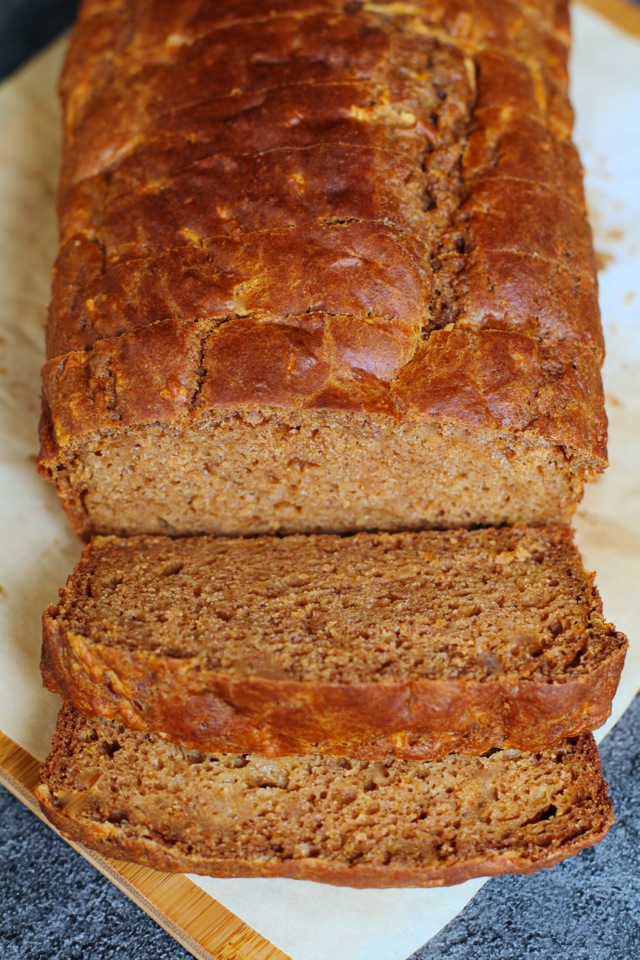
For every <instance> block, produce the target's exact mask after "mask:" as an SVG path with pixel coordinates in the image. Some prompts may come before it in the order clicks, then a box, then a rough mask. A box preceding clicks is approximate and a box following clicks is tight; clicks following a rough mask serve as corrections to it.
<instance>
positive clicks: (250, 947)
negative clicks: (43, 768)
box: [0, 733, 290, 960]
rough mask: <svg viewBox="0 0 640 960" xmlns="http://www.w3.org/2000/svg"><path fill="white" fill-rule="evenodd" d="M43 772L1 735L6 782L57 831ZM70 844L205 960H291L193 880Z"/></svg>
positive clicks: (0, 766) (1, 776)
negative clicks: (44, 803)
mask: <svg viewBox="0 0 640 960" xmlns="http://www.w3.org/2000/svg"><path fill="white" fill-rule="evenodd" d="M39 769H40V764H39V763H38V761H37V760H35V759H34V757H32V756H31V755H30V754H29V753H27V752H26V750H23V749H22V748H21V747H19V746H18V745H17V744H16V743H14V742H13V740H10V739H9V737H7V736H5V735H4V734H3V733H0V783H2V784H3V785H4V786H5V787H6V788H7V789H8V790H10V791H11V793H13V794H14V796H16V797H17V798H18V799H19V800H21V801H22V802H23V803H24V804H25V805H26V806H27V807H28V808H29V809H30V810H31V811H32V812H33V813H35V814H36V816H37V817H39V819H40V820H42V821H43V822H44V823H46V824H47V826H49V827H50V828H51V829H52V830H55V828H54V827H52V826H51V824H50V823H49V821H48V820H47V819H46V818H45V817H44V816H43V814H42V813H41V811H40V807H39V806H38V803H37V801H36V798H35V796H34V793H33V791H34V788H35V786H36V785H37V783H38V772H39ZM55 832H56V833H57V832H58V831H55ZM59 835H60V834H59ZM63 839H64V838H63ZM66 842H67V843H69V845H70V846H71V847H73V849H74V850H76V851H77V852H78V853H79V854H80V855H81V856H82V857H84V859H85V860H87V861H88V862H89V863H90V864H92V865H93V866H94V867H95V868H96V869H97V870H99V871H100V873H102V874H104V876H105V877H107V878H108V879H109V880H111V881H112V883H115V885H116V886H117V887H118V888H119V889H120V890H122V891H123V893H126V894H127V896H128V897H130V898H131V899H132V900H133V901H134V902H135V903H137V904H138V906H139V907H142V909H143V910H144V911H145V912H146V913H148V914H149V916H150V917H152V919H153V920H155V921H156V923H159V924H160V926H161V927H163V928H164V929H165V930H166V931H167V932H168V933H170V934H171V936H172V937H174V938H175V939H176V940H177V941H178V942H179V943H181V944H182V945H183V947H185V949H186V950H188V951H189V952H190V953H191V954H192V955H193V956H194V957H198V958H199V960H290V958H289V957H288V956H287V954H285V953H283V952H282V951H281V950H279V949H278V948H277V947H275V946H274V945H273V944H272V943H270V942H269V941H268V940H265V938H264V937H262V936H261V935H260V934H259V933H257V932H256V931H255V930H253V929H252V928H251V927H249V926H248V925H247V924H246V923H244V921H242V920H240V918H239V917H236V916H235V914H233V913H231V911H230V910H227V909H226V907H223V906H222V904H220V903H218V902H217V901H216V900H214V899H213V898H212V897H210V896H209V895H208V894H207V893H205V892H204V891H203V890H201V889H200V888H199V887H198V886H196V884H195V883H193V882H192V881H191V880H189V878H188V877H185V876H183V875H182V874H172V873H160V872H158V871H157V870H151V869H150V868H149V867H140V866H137V865H136V864H133V863H124V862H121V861H116V860H109V859H107V858H106V857H101V856H99V855H98V854H96V853H92V852H90V851H89V850H85V849H84V847H81V846H79V845H78V844H75V843H71V842H70V841H68V840H67V841H66Z"/></svg>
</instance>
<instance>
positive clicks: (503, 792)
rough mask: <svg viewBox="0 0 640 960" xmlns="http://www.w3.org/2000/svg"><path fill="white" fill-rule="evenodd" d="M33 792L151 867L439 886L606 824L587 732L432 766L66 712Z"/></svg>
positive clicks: (120, 854) (71, 831)
mask: <svg viewBox="0 0 640 960" xmlns="http://www.w3.org/2000/svg"><path fill="white" fill-rule="evenodd" d="M37 793H38V799H39V801H40V804H41V806H42V808H43V810H44V812H45V813H46V815H47V816H48V817H49V818H50V819H51V820H52V822H53V823H54V824H55V825H56V826H57V827H58V828H59V829H60V830H61V832H62V833H63V834H64V835H65V836H67V837H69V838H70V839H72V840H76V841H79V842H81V843H85V844H87V845H88V846H89V847H91V848H93V849H94V850H97V851H98V852H100V853H102V854H104V855H106V856H111V857H116V858H124V859H128V860H134V861H136V862H139V863H143V864H148V865H149V866H152V867H155V868H157V869H159V870H178V871H185V872H189V873H203V874H210V875H213V876H227V877H236V876H237V877H252V876H253V877H276V876H282V877H294V878H299V879H307V880H318V881H321V882H325V883H333V884H340V885H347V886H355V887H366V886H372V887H385V886H394V887H398V886H434V885H438V886H440V885H443V884H450V883H458V882H461V881H463V880H466V879H468V878H470V877H475V876H482V875H489V874H495V873H513V872H529V871H532V870H537V869H539V868H540V867H544V866H550V865H552V864H554V863H557V862H558V861H560V860H563V859H564V858H565V857H568V856H571V855H572V854H574V853H577V852H578V851H579V850H580V849H582V848H583V847H587V846H590V845H591V844H593V843H596V842H597V841H598V840H599V839H601V838H602V837H603V836H604V834H605V833H606V832H607V830H608V828H609V826H610V825H611V823H612V821H613V816H612V811H611V804H610V802H609V799H608V797H607V791H606V785H605V783H604V781H603V779H602V773H601V769H600V762H599V758H598V754H597V749H596V746H595V743H594V741H593V738H592V737H591V736H590V735H585V736H583V737H581V738H578V739H575V740H569V741H564V742H562V743H560V744H558V745H556V746H555V747H554V748H553V749H552V750H549V751H547V752H544V753H540V754H523V753H518V752H517V751H512V750H509V751H493V752H491V755H489V756H482V757H460V756H456V755H452V756H449V757H447V758H445V759H443V760H441V761H438V762H436V763H420V762H417V761H400V760H396V761H390V760H389V761H387V762H386V763H381V762H373V763H367V762H362V761H353V762H352V761H349V760H343V759H337V758H336V759H334V758H327V757H317V756H316V757H314V756H292V757H283V758H280V759H277V760H268V759H266V758H264V757H260V756H255V755H235V756H234V755H229V754H226V755H225V754H209V753H200V752H195V751H191V752H190V751H185V750H181V749H180V748H179V747H176V746H174V745H172V744H168V743H164V742H163V741H161V740H158V739H156V738H154V737H153V736H151V735H150V734H141V733H132V732H129V731H127V730H125V728H124V727H123V726H122V725H118V724H115V723H113V722H112V721H107V720H100V719H92V720H86V719H84V718H82V717H80V715H78V714H75V713H74V712H73V711H72V710H71V708H68V707H64V708H63V710H62V711H61V714H60V717H59V720H58V727H57V731H56V736H55V739H54V744H53V748H52V752H51V754H50V755H49V757H48V759H47V760H46V761H45V763H44V766H43V769H42V785H41V786H40V787H39V788H38V791H37Z"/></svg>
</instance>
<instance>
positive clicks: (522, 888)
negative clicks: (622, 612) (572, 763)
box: [413, 695, 640, 960]
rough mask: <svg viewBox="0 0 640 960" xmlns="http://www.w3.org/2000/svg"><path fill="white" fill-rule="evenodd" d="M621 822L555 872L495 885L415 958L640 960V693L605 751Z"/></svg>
mask: <svg viewBox="0 0 640 960" xmlns="http://www.w3.org/2000/svg"><path fill="white" fill-rule="evenodd" d="M600 752H601V756H602V763H603V767H604V773H605V777H606V778H607V780H608V782H609V790H610V793H611V797H612V799H613V803H614V807H615V812H616V823H615V824H614V826H613V828H612V830H611V831H610V832H609V834H608V835H607V837H606V838H605V839H604V841H603V842H602V843H601V844H599V845H598V846H597V847H594V848H593V849H592V850H585V851H584V852H583V853H581V854H579V855H578V856H577V857H575V858H573V859H572V860H566V861H565V862H564V863H562V864H560V866H558V867H555V868H554V869H553V870H547V871H543V872H542V873H537V874H534V875H533V876H529V877H500V878H497V879H495V880H491V881H490V882H489V883H487V884H486V885H485V886H484V887H483V888H482V890H481V891H480V893H479V894H478V895H477V896H476V897H475V898H474V899H473V900H472V901H471V903H470V904H469V905H468V906H467V908H466V909H465V910H464V911H463V912H462V913H461V914H460V915H459V916H458V917H456V919H455V920H454V921H453V922H452V923H450V924H449V926H447V927H445V929H444V930H443V931H442V932H441V933H440V934H439V935H438V936H437V937H434V939H433V940H431V941H430V942H429V944H428V945H427V946H426V947H423V948H422V949H421V950H419V951H418V952H417V953H416V954H414V957H413V960H444V958H446V960H636V958H640V695H639V696H638V697H636V699H635V700H634V702H633V704H632V705H631V707H630V708H629V709H628V710H627V712H626V713H625V715H624V717H623V718H622V720H621V721H620V722H619V723H618V725H617V726H616V727H615V729H614V730H613V732H612V733H611V734H610V735H609V736H608V737H607V739H606V740H605V741H604V743H603V744H602V747H601V751H600Z"/></svg>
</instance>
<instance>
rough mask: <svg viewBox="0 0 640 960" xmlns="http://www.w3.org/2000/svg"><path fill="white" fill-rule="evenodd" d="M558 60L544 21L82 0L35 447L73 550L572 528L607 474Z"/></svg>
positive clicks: (589, 297) (477, 0)
mask: <svg viewBox="0 0 640 960" xmlns="http://www.w3.org/2000/svg"><path fill="white" fill-rule="evenodd" d="M151 10H153V13H151V12H150V11H151ZM568 42H569V34H568V17H567V9H566V4H565V3H564V2H555V0H553V2H551V0H537V2H532V3H529V4H526V5H524V6H523V5H522V4H519V3H515V2H511V0H468V2H467V3H465V4H464V5H462V6H461V5H460V4H459V3H457V2H454V0H447V2H442V0H420V2H417V3H411V4H398V3H385V2H384V0H383V2H381V3H367V2H363V3H359V2H356V3H347V4H345V3H343V2H342V0H340V2H337V0H305V2H302V3H298V2H295V3H294V2H292V0H274V2H273V3H270V4H269V5H268V7H265V6H264V4H262V3H259V2H258V0H254V2H251V0H242V2H238V3H229V4H227V3H222V4H219V3H216V4H210V3H205V2H200V0H171V2H167V0H163V2H160V3H159V4H154V5H153V7H151V6H149V7H147V6H145V5H139V4H135V3H127V2H118V3H113V4H108V5H105V4H104V3H103V2H98V0H86V2H85V3H84V4H83V5H82V11H81V16H80V20H79V24H78V26H77V28H76V31H75V33H74V36H73V39H72V41H71V47H70V50H69V55H68V58H67V62H66V65H65V69H64V74H63V77H62V82H61V90H62V95H63V101H64V111H65V154H64V163H63V174H62V183H61V198H60V212H61V225H60V237H61V250H60V255H59V257H58V260H57V263H56V267H55V271H54V284H53V296H52V302H51V310H50V318H49V328H48V361H47V364H46V365H45V368H44V372H43V395H44V407H43V416H42V421H41V438H42V450H41V457H40V469H41V471H42V472H43V473H44V474H45V475H46V476H48V477H49V478H50V479H52V480H54V481H55V483H56V485H57V487H58V490H59V492H60V493H61V495H62V497H63V499H64V502H65V506H66V509H67V512H68V514H69V516H70V518H71V520H72V522H73V523H74V525H75V526H76V528H77V529H78V530H79V531H80V532H81V533H83V534H85V535H87V534H89V533H91V532H103V533H121V534H135V533H170V534H189V533H199V532H210V533H218V534H220V533H222V534H232V535H238V534H240V535H242V534H259V533H269V532H280V533H287V532H298V531H299V532H305V531H306V532H309V531H327V532H350V531H356V530H361V529H364V530H366V529H386V530H395V529H413V528H422V527H425V526H434V527H452V526H454V527H455V526H468V525H477V524H482V525H491V524H495V525H499V524H503V523H510V524H517V523H520V524H525V523H529V524H544V523H566V522H567V520H568V519H569V517H570V516H571V513H572V511H573V509H574V508H575V505H576V503H577V501H578V500H579V498H580V495H581V491H582V487H583V483H584V481H585V479H586V478H587V477H588V476H589V475H590V474H592V473H595V472H598V471H600V470H601V469H602V468H603V467H604V464H605V460H606V421H605V417H604V411H603V401H602V389H601V382H600V362H601V358H602V341H601V332H600V325H599V314H598V306H597V290H596V279H595V267H594V259H593V252H592V245H591V235H590V230H589V226H588V223H587V220H586V215H585V209H584V198H583V193H582V184H581V169H580V163H579V160H578V157H577V155H576V152H575V149H574V147H573V145H572V143H571V139H570V136H571V127H572V113H571V108H570V105H569V102H568V99H567V74H566V63H567V51H568Z"/></svg>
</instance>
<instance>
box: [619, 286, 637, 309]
mask: <svg viewBox="0 0 640 960" xmlns="http://www.w3.org/2000/svg"><path fill="white" fill-rule="evenodd" d="M635 299H636V292H635V290H627V292H626V293H625V295H624V297H623V298H622V302H623V303H624V305H625V307H628V306H629V305H630V304H632V303H633V302H634V300H635Z"/></svg>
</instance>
